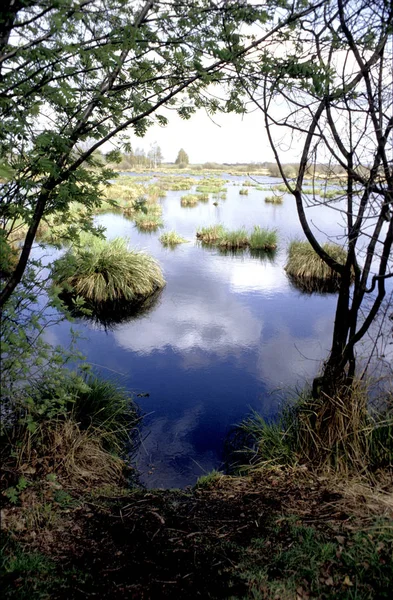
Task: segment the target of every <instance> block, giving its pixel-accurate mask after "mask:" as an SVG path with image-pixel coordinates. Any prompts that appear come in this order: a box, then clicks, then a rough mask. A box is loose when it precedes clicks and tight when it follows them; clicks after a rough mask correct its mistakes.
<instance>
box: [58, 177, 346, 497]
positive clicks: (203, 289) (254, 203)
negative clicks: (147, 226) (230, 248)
mask: <svg viewBox="0 0 393 600" xmlns="http://www.w3.org/2000/svg"><path fill="white" fill-rule="evenodd" d="M228 179H230V180H231V183H228V184H227V188H228V198H227V200H219V201H218V202H219V206H217V207H215V206H213V204H212V200H210V201H209V203H207V204H203V203H201V204H199V205H198V206H197V207H195V208H182V207H180V197H181V196H182V195H183V194H185V193H189V192H168V195H167V198H165V199H163V200H162V206H163V218H164V223H165V227H164V229H163V230H161V231H164V230H172V229H174V230H176V231H177V232H178V233H179V234H181V235H182V236H184V237H186V238H187V239H188V240H189V243H187V244H182V245H180V246H178V247H176V248H175V249H174V250H171V249H166V248H164V247H163V246H162V245H161V244H160V242H159V241H158V237H159V235H160V233H161V231H159V232H156V233H153V234H149V233H147V234H146V233H139V232H138V231H137V229H136V228H135V227H134V224H133V222H132V221H128V220H126V219H125V218H123V217H122V216H120V215H115V214H109V215H103V216H100V217H99V218H98V219H97V221H98V222H99V223H100V224H102V225H105V227H106V228H107V236H108V238H113V237H116V236H126V237H128V238H129V239H130V242H131V245H132V246H134V247H137V248H140V249H146V250H147V251H148V252H149V253H151V254H152V255H153V256H154V257H155V258H156V259H157V260H158V261H159V262H160V264H161V265H162V267H163V270H164V274H165V278H166V281H167V285H166V287H165V289H164V291H163V293H162V294H161V296H160V299H159V301H158V303H157V304H156V306H155V307H154V308H153V309H152V310H151V311H150V312H148V313H147V314H145V315H143V316H141V317H140V318H137V319H134V320H132V321H129V322H127V323H125V324H122V325H118V326H116V327H115V328H114V329H113V330H110V331H104V330H102V329H101V328H99V327H98V326H94V325H91V324H88V323H86V322H82V321H77V322H76V323H75V324H74V325H73V327H74V329H77V330H78V331H79V332H80V333H81V334H82V336H84V339H82V340H80V342H79V348H80V349H81V350H82V351H83V352H84V353H85V354H86V356H87V359H88V361H90V362H91V363H92V364H93V365H94V367H95V370H96V371H98V372H100V373H102V374H103V375H104V376H106V377H110V378H114V379H115V380H116V381H118V382H120V383H121V384H122V385H124V386H126V387H127V389H129V390H130V391H133V392H135V393H148V394H149V396H148V397H139V398H138V402H139V404H140V406H141V408H142V410H143V411H144V412H145V413H147V416H146V417H145V419H144V427H143V430H142V436H143V442H142V444H141V449H140V452H139V455H138V457H137V466H138V467H139V469H140V470H141V472H142V481H143V482H144V483H145V484H146V485H147V486H150V487H183V486H185V485H189V484H194V483H195V481H196V479H197V477H199V476H200V475H202V474H204V473H206V472H208V471H210V470H211V469H213V468H220V465H221V464H222V450H223V442H224V439H225V436H226V434H227V432H228V430H229V428H230V427H231V425H233V424H235V423H237V422H239V421H240V420H241V419H242V418H243V417H244V416H245V415H246V414H247V413H248V412H249V411H250V409H251V408H253V409H256V410H258V411H259V412H261V413H262V414H263V415H264V416H267V417H271V416H274V415H275V414H276V413H277V410H278V405H279V399H280V396H282V394H280V393H278V392H277V390H288V389H289V388H291V389H294V388H295V387H296V386H298V387H301V386H302V385H303V384H304V382H305V381H306V380H307V379H308V380H310V379H311V378H312V377H313V375H314V374H315V373H316V372H317V370H318V368H319V366H320V364H321V361H322V360H323V359H324V358H325V357H326V355H327V352H328V349H329V343H330V337H331V332H332V325H333V318H334V310H335V300H336V297H335V296H334V295H324V296H322V295H315V294H314V295H305V294H302V293H301V292H299V291H297V290H296V289H294V288H293V287H292V286H291V284H290V282H289V281H288V279H287V277H286V274H285V271H284V269H283V265H284V263H285V254H286V247H287V244H288V241H289V240H290V239H292V238H293V237H295V236H299V237H302V236H301V229H300V226H299V224H298V217H297V213H296V207H295V205H294V201H293V199H292V197H290V196H285V198H284V203H283V204H282V205H281V206H274V205H271V204H266V203H265V202H264V196H265V195H269V192H263V191H258V190H255V189H254V188H249V195H248V196H239V189H240V187H237V186H234V185H233V182H239V181H242V180H243V178H239V177H229V176H228ZM258 179H259V181H261V182H263V181H265V182H269V183H272V182H274V180H272V179H270V178H258ZM309 213H310V217H311V219H312V221H313V223H314V225H315V227H316V231H317V236H318V237H319V239H321V240H324V238H325V237H326V236H327V235H328V236H330V237H331V236H333V235H340V233H341V230H342V229H341V227H342V220H341V214H340V212H336V211H334V210H330V209H329V208H326V207H318V209H315V208H312V209H310V211H309ZM213 223H222V224H224V225H225V226H227V227H229V228H238V227H240V226H242V225H244V226H245V227H246V228H248V229H252V227H253V226H254V225H261V226H269V227H275V228H277V231H278V234H279V249H278V251H277V253H276V255H275V257H274V260H269V259H266V258H265V259H262V258H258V257H252V256H250V254H249V253H248V251H246V252H244V253H242V254H240V255H231V254H229V255H223V254H221V253H220V252H219V251H218V250H215V249H207V248H202V247H201V246H199V245H198V244H197V243H196V240H195V232H196V229H197V227H198V226H203V225H211V224H213ZM69 329H70V326H69V324H68V323H61V324H60V325H57V326H55V327H53V328H52V329H51V330H50V331H49V332H48V336H49V339H50V340H51V341H53V342H57V343H61V344H67V343H68V341H69V339H70V334H69Z"/></svg>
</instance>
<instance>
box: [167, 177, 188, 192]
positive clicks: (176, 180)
mask: <svg viewBox="0 0 393 600" xmlns="http://www.w3.org/2000/svg"><path fill="white" fill-rule="evenodd" d="M195 183H196V180H195V179H193V178H191V177H176V176H165V177H161V178H160V180H159V183H158V185H159V186H160V187H161V188H163V189H164V190H168V191H172V192H178V191H187V190H191V188H192V187H193V186H194V185H195Z"/></svg>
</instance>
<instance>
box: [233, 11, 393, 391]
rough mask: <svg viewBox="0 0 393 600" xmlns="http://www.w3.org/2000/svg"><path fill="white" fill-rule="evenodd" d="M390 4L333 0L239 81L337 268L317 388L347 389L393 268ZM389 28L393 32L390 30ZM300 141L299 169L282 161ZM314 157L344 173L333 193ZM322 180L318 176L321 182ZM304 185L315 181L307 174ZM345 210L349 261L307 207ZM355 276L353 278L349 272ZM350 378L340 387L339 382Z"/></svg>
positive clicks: (304, 215) (315, 236) (307, 223)
mask: <svg viewBox="0 0 393 600" xmlns="http://www.w3.org/2000/svg"><path fill="white" fill-rule="evenodd" d="M392 27H393V5H392V4H391V2H386V1H385V0H375V1H374V2H372V3H370V2H369V1H368V0H356V1H353V0H328V1H327V2H325V3H324V5H323V8H319V7H318V6H316V7H315V10H314V12H313V13H312V15H311V16H307V17H304V18H302V19H301V20H300V21H299V29H295V30H292V31H291V30H290V29H288V30H287V31H286V32H284V31H282V32H281V35H282V36H283V39H285V51H284V52H283V51H282V48H281V49H280V51H279V52H277V54H276V56H274V54H273V51H272V49H270V55H269V56H267V54H266V52H265V51H264V55H263V59H262V60H261V57H259V60H258V62H257V61H254V62H253V63H252V64H248V65H246V66H245V68H244V69H243V70H242V72H241V74H240V79H241V81H242V85H243V89H246V90H247V93H248V94H249V96H250V97H251V98H252V100H253V102H254V103H255V104H256V105H257V106H258V107H259V108H260V109H261V110H262V111H263V113H264V115H265V124H266V129H267V133H268V136H269V141H270V144H271V147H272V149H273V152H274V155H275V158H276V161H277V164H278V167H279V170H280V174H281V176H282V178H283V180H284V182H285V184H286V186H287V188H288V191H289V192H290V193H291V194H292V195H293V196H294V198H295V201H296V206H297V210H298V215H299V219H300V223H301V226H302V228H303V231H304V234H305V236H306V237H307V239H308V241H309V242H310V244H311V245H312V247H313V249H314V250H315V252H316V253H317V254H318V255H319V256H320V258H321V259H322V260H323V261H325V262H326V263H327V265H329V267H331V268H332V269H333V270H334V271H336V272H337V273H339V274H340V276H341V283H340V289H339V293H338V299H337V307H336V315H335V322H334V331H333V339H332V345H331V350H330V354H329V358H328V359H327V361H326V363H325V365H324V370H323V374H322V377H320V378H317V379H316V380H315V382H314V394H315V395H316V396H320V395H321V394H322V395H323V396H324V397H326V396H333V395H334V394H337V393H343V389H344V388H345V389H346V390H350V389H351V383H352V381H353V378H354V376H355V371H356V344H358V342H359V341H360V340H362V338H363V337H364V336H365V334H366V333H367V332H368V331H369V328H370V326H371V324H372V323H373V321H374V319H375V318H376V316H377V315H378V313H379V311H380V308H381V306H382V302H383V300H384V298H385V295H386V285H387V283H386V282H387V279H389V278H390V277H392V276H393V270H392V243H393V217H392V215H393V160H392V146H393V132H392V130H393V116H392V109H393V103H392V92H391V91H392V84H393V81H392V72H391V65H392V59H393V56H392V42H391V34H392ZM389 36H390V39H389ZM284 132H286V133H287V135H285V144H286V145H287V147H288V143H289V140H292V142H293V141H294V140H295V141H296V143H297V144H299V143H300V147H301V156H300V165H299V171H298V175H297V177H295V178H294V179H293V180H290V179H289V178H288V177H287V176H286V171H285V168H284V163H283V161H284V158H285V153H284V147H283V146H284V145H283V144H282V140H283V134H284ZM318 163H325V164H326V163H329V165H330V174H332V173H337V171H338V169H341V170H342V171H343V172H344V173H345V177H344V178H341V179H340V180H339V181H338V182H337V180H336V184H337V186H338V187H339V188H340V202H337V198H336V199H334V200H329V199H327V198H325V199H324V200H321V201H320V202H319V201H317V199H316V197H315V195H313V194H311V195H310V194H309V193H307V191H306V190H305V189H304V188H305V183H306V182H305V177H306V176H307V174H308V175H309V176H310V175H311V176H312V178H313V180H314V183H312V184H311V185H312V186H314V185H315V187H316V183H315V180H316V179H318V177H319V172H318V168H317V165H318ZM319 185H320V184H319ZM307 186H308V187H309V186H310V183H309V182H307ZM322 202H323V204H325V205H328V206H331V208H332V210H335V211H338V214H341V216H342V221H343V234H342V236H341V238H342V239H343V240H344V245H345V250H346V260H345V263H344V264H339V263H337V262H336V261H335V260H334V258H333V257H332V256H330V255H329V254H328V253H327V252H326V251H325V250H324V249H323V247H322V239H321V237H323V236H321V235H320V232H319V231H317V230H316V229H315V228H313V225H312V221H311V219H310V218H309V216H308V212H307V207H308V206H309V205H313V206H316V205H318V203H322ZM353 278H354V283H353V286H352V281H353ZM343 384H344V387H343Z"/></svg>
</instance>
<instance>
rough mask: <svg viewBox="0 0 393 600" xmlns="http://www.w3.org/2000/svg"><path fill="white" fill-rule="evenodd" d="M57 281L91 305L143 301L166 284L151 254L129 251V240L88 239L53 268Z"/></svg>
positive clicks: (62, 287)
mask: <svg viewBox="0 0 393 600" xmlns="http://www.w3.org/2000/svg"><path fill="white" fill-rule="evenodd" d="M52 276H53V280H54V282H55V283H56V284H57V285H58V286H59V287H60V288H61V289H62V290H63V291H65V292H69V293H71V294H72V295H74V296H80V297H82V298H83V299H84V300H87V301H88V302H90V303H91V304H92V305H98V306H100V305H106V304H111V303H116V302H117V301H126V302H130V303H134V302H136V303H137V302H140V301H141V300H143V299H145V298H146V297H148V296H150V295H152V294H153V293H154V292H155V291H156V290H158V289H160V288H162V287H163V286H164V285H165V281H164V278H163V276H162V272H161V269H160V266H159V265H158V263H157V262H156V261H155V260H154V259H153V258H152V257H151V256H149V255H148V254H145V253H144V252H137V251H135V250H129V249H128V247H127V241H126V240H124V239H121V238H116V239H114V240H112V241H107V240H103V239H99V238H96V237H92V236H91V237H89V238H87V239H86V243H85V245H83V246H81V247H78V248H72V249H70V250H69V251H68V252H67V253H66V254H65V255H64V256H62V257H61V258H59V259H58V260H57V261H56V262H55V265H54V267H53V272H52Z"/></svg>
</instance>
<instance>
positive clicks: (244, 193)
mask: <svg viewBox="0 0 393 600" xmlns="http://www.w3.org/2000/svg"><path fill="white" fill-rule="evenodd" d="M239 195H240V196H248V189H245V188H241V189H240V190H239Z"/></svg>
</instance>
